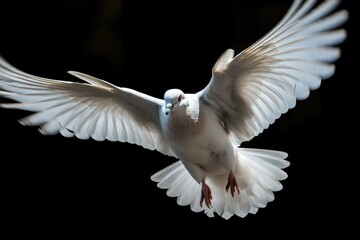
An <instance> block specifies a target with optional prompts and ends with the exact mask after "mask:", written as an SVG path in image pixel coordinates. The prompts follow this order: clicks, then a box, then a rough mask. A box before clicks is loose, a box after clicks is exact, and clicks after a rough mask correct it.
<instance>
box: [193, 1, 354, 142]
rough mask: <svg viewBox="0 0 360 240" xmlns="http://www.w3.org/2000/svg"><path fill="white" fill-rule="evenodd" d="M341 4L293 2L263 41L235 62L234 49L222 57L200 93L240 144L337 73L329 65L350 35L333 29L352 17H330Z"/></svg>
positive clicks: (334, 14)
mask: <svg viewBox="0 0 360 240" xmlns="http://www.w3.org/2000/svg"><path fill="white" fill-rule="evenodd" d="M338 3H339V1H338V0H328V1H325V2H324V3H322V4H320V5H318V6H317V7H315V8H314V6H315V4H316V1H312V0H308V1H305V2H304V3H303V1H301V0H295V1H294V3H293V4H292V6H291V8H290V9H289V11H288V12H287V14H286V15H285V16H284V18H283V19H282V20H281V21H280V22H279V23H278V24H277V25H276V26H275V28H273V29H272V30H271V31H270V32H269V33H268V34H266V35H265V36H264V37H263V38H262V39H260V40H259V41H258V42H256V43H255V44H253V45H252V46H250V47H249V48H247V49H246V50H244V51H243V52H241V53H240V54H238V55H237V56H235V57H233V56H234V51H233V50H231V49H230V50H227V51H225V53H224V54H223V55H222V56H221V57H220V58H219V60H218V61H217V63H216V64H215V66H214V68H213V72H212V73H213V75H212V78H211V80H210V83H209V84H208V85H207V86H206V88H205V89H203V90H202V91H201V92H199V93H198V94H199V95H200V98H201V99H202V100H203V101H204V102H205V103H207V105H210V106H211V107H213V108H214V109H215V111H216V112H217V114H218V116H219V118H220V119H221V121H222V122H223V123H224V126H225V128H226V129H227V130H228V131H229V134H230V135H231V136H232V137H233V139H234V141H235V143H236V144H240V143H241V142H243V141H248V140H250V139H252V138H253V137H255V136H257V135H258V134H260V133H261V132H262V131H263V130H264V129H266V128H268V126H269V125H270V124H272V123H273V122H274V121H275V120H276V119H277V118H279V117H280V115H281V114H283V113H285V112H287V111H288V109H290V108H293V107H294V106H295V104H296V100H297V99H298V100H301V99H305V98H307V97H308V96H309V92H310V90H314V89H316V88H318V87H319V86H320V83H321V80H322V79H326V78H329V77H330V76H332V75H333V74H334V71H335V68H334V65H332V64H331V63H332V62H334V61H335V60H337V59H338V58H339V56H340V50H339V49H338V48H336V47H334V45H336V44H339V43H341V42H342V41H343V40H344V39H345V38H346V32H345V31H344V30H343V29H340V30H333V29H335V28H337V27H338V26H340V25H341V24H343V23H344V22H345V21H346V20H347V18H348V13H347V12H346V11H345V10H342V11H338V12H336V13H333V14H331V15H330V13H331V12H332V11H333V10H334V9H335V8H336V7H337V5H338ZM312 9H313V10H312Z"/></svg>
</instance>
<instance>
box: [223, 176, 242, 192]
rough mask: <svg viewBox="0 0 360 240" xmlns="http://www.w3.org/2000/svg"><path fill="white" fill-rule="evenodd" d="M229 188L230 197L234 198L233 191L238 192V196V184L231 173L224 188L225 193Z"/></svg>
mask: <svg viewBox="0 0 360 240" xmlns="http://www.w3.org/2000/svg"><path fill="white" fill-rule="evenodd" d="M229 188H230V192H231V196H232V197H234V193H235V189H236V191H237V192H238V194H240V190H239V185H238V182H237V180H236V177H235V175H234V173H233V172H232V171H230V173H229V177H228V182H227V184H226V187H225V189H226V192H227V191H228V190H229Z"/></svg>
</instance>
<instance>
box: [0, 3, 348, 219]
mask: <svg viewBox="0 0 360 240" xmlns="http://www.w3.org/2000/svg"><path fill="white" fill-rule="evenodd" d="M338 3H339V1H338V0H327V1H325V2H323V3H321V4H319V5H316V1H312V0H308V1H305V2H303V1H302V0H295V1H294V2H293V4H292V6H291V7H290V9H289V11H288V12H287V14H286V15H285V16H284V18H283V19H282V20H281V21H280V22H279V24H277V25H276V26H275V28H273V29H272V30H271V31H270V32H269V33H268V34H266V35H265V36H264V37H263V38H261V39H260V40H259V41H257V42H256V43H255V44H253V45H252V46H250V47H249V48H247V49H245V50H244V51H243V52H241V53H240V54H238V55H236V56H235V57H234V51H233V50H231V49H229V50H227V51H225V52H224V54H223V55H222V56H221V57H220V58H219V60H218V61H217V62H216V63H215V65H214V67H213V70H212V78H211V80H210V82H209V84H208V85H207V86H206V87H205V88H204V89H203V90H202V91H200V92H197V93H196V94H184V93H183V92H182V91H181V90H178V89H171V90H168V91H167V92H166V93H165V96H164V100H161V99H158V98H154V97H151V96H148V95H146V94H143V93H140V92H137V91H135V90H132V89H128V88H121V87H117V86H115V85H113V84H111V83H108V82H105V81H103V80H100V79H97V78H95V77H92V76H89V75H86V74H83V73H79V72H73V71H71V72H69V73H70V74H72V75H74V76H75V77H78V78H80V79H82V80H84V81H86V82H87V83H75V82H67V81H60V80H53V79H46V78H42V77H38V76H34V75H30V74H27V73H24V72H22V71H20V70H18V69H16V68H14V67H13V66H11V65H10V64H9V63H7V62H6V61H5V60H4V59H2V58H0V89H2V90H1V91H0V96H1V97H5V98H9V99H12V100H15V101H17V103H3V104H1V105H0V106H1V107H3V108H13V109H22V110H26V111H32V112H36V113H34V114H32V115H30V116H28V117H26V118H24V119H22V120H20V122H21V123H22V124H23V125H29V126H40V132H41V133H42V134H44V135H51V134H57V133H60V134H62V135H63V136H65V137H73V136H75V137H77V138H80V139H88V138H93V139H95V140H98V141H103V140H110V141H120V142H129V143H135V144H137V145H140V146H142V147H144V148H147V149H150V150H154V149H156V150H158V151H159V152H161V153H163V154H166V155H169V156H173V157H176V158H179V159H180V161H177V162H175V163H174V164H172V165H170V166H169V167H167V168H165V169H163V170H161V171H159V172H158V173H156V174H154V175H153V176H152V177H151V179H152V180H153V181H156V182H158V187H160V188H163V189H168V190H167V194H168V195H169V196H171V197H177V202H178V204H179V205H190V207H191V209H192V210H193V211H195V212H200V211H204V212H205V213H206V214H207V215H208V216H210V217H211V216H214V213H217V214H218V215H220V216H222V217H223V218H225V219H228V218H230V217H231V216H233V215H237V216H240V217H245V216H246V215H247V214H248V213H253V214H255V213H256V212H257V211H258V209H259V208H263V207H265V206H266V205H267V203H268V202H271V201H273V200H274V194H273V192H275V191H279V190H281V189H282V185H281V183H280V181H281V180H284V179H285V178H286V177H287V175H286V173H285V172H284V171H283V170H282V169H283V168H286V167H287V166H288V165H289V162H288V161H286V160H285V158H286V157H287V154H286V153H284V152H280V151H273V150H261V149H248V148H239V146H240V144H241V143H242V142H244V141H249V140H251V139H252V138H253V137H255V136H257V135H258V134H260V133H261V132H262V131H263V130H264V129H266V128H268V127H269V125H270V124H272V123H273V122H274V121H275V120H276V119H277V118H279V117H280V116H281V114H283V113H285V112H287V111H288V109H290V108H293V107H294V106H295V104H296V100H301V99H306V98H307V97H308V96H309V93H310V90H314V89H317V88H318V87H319V86H320V84H321V80H322V79H326V78H329V77H331V76H332V75H333V74H334V71H335V68H334V65H333V64H332V62H334V61H336V60H337V59H338V58H339V56H340V50H339V49H338V48H336V47H334V46H335V45H337V44H339V43H341V42H342V41H344V39H345V38H346V32H345V31H344V30H343V29H337V28H338V27H339V26H340V25H341V24H343V23H344V22H345V21H346V20H347V18H348V13H347V12H346V11H345V10H342V11H338V12H335V13H331V12H332V11H333V10H334V9H335V8H336V7H337V5H338Z"/></svg>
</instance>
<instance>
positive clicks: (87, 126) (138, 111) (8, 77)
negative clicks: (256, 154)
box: [0, 58, 174, 156]
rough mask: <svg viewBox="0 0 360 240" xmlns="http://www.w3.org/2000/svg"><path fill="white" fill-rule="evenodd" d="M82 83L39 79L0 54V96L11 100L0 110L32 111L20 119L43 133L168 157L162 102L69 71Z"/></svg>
mask: <svg viewBox="0 0 360 240" xmlns="http://www.w3.org/2000/svg"><path fill="white" fill-rule="evenodd" d="M69 73H70V74H72V75H74V76H75V77H78V78H80V79H82V80H84V81H86V82H87V83H77V82H68V81H60V80H53V79H47V78H42V77H38V76H34V75H30V74H27V73H25V72H22V71H20V70H18V69H16V68H14V67H13V66H11V65H10V64H9V63H7V62H6V61H5V60H4V59H3V58H0V89H2V90H1V91H0V97H5V98H8V99H12V100H14V101H17V102H16V103H3V104H1V105H0V106H1V107H3V108H12V109H21V110H27V111H32V112H36V113H34V114H32V115H30V116H28V117H25V118H24V119H22V120H20V122H21V123H22V124H24V125H30V126H40V132H41V133H43V134H45V135H51V134H57V133H59V132H60V134H62V135H63V136H65V137H73V136H75V137H77V138H80V139H88V138H90V137H91V138H93V139H95V140H97V141H103V140H105V139H106V140H110V141H121V142H129V143H135V144H137V145H140V146H142V147H144V148H147V149H150V150H154V149H156V150H158V151H159V152H161V153H163V154H166V155H170V156H174V153H173V152H172V151H171V149H170V147H169V146H168V144H167V143H166V141H165V139H164V136H163V134H162V130H161V125H160V120H159V116H160V111H162V107H163V105H164V101H163V100H160V99H157V98H154V97H151V96H148V95H146V94H143V93H140V92H137V91H135V90H132V89H128V88H120V87H117V86H115V85H112V84H110V83H108V82H106V81H103V80H101V79H98V78H95V77H92V76H89V75H86V74H83V73H79V72H72V71H71V72H69Z"/></svg>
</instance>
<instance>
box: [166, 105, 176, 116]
mask: <svg viewBox="0 0 360 240" xmlns="http://www.w3.org/2000/svg"><path fill="white" fill-rule="evenodd" d="M173 108H174V105H172V104H171V103H168V104H166V109H165V114H166V115H168V114H169V112H170V111H171V110H173Z"/></svg>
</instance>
